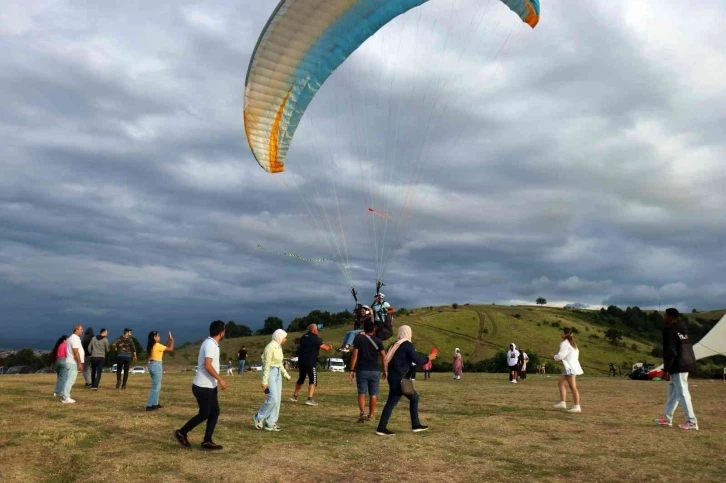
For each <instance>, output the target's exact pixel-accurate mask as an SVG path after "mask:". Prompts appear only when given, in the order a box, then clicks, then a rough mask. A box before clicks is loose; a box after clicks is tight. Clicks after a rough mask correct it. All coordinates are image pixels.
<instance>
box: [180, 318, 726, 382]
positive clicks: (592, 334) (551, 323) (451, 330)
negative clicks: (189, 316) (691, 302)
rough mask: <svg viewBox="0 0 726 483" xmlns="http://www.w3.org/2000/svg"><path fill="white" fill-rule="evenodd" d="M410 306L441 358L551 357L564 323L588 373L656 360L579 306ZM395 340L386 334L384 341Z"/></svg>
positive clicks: (416, 326)
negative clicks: (613, 338)
mask: <svg viewBox="0 0 726 483" xmlns="http://www.w3.org/2000/svg"><path fill="white" fill-rule="evenodd" d="M410 312H411V313H410V315H405V316H397V317H396V318H395V320H394V325H395V327H396V328H397V327H399V326H400V325H404V324H405V325H409V326H411V328H412V330H413V334H414V337H413V340H414V343H415V344H416V346H417V348H418V350H419V351H422V352H427V351H428V350H430V349H431V347H433V346H436V347H437V348H438V349H439V353H440V354H441V355H440V358H441V360H444V361H450V359H451V356H452V355H453V353H454V349H455V348H457V347H458V348H459V349H460V350H461V352H462V354H463V356H464V359H465V360H468V361H471V362H477V361H480V360H483V359H487V358H491V357H493V356H494V355H495V354H496V353H497V352H499V351H506V350H507V348H508V347H509V344H510V343H511V342H514V343H515V344H517V346H518V347H522V348H524V349H525V351H534V352H536V353H537V354H539V356H540V357H542V358H543V359H547V360H550V359H551V358H552V355H553V354H554V353H556V352H557V349H558V347H559V344H560V341H561V339H560V334H561V330H562V327H574V328H575V329H577V331H578V332H579V333H578V334H575V340H576V341H577V342H578V345H579V346H580V362H581V363H582V365H583V367H584V368H585V370H586V371H588V372H590V373H596V372H601V373H606V372H607V364H608V362H614V363H616V364H618V365H622V366H625V367H630V365H632V364H633V363H635V362H638V361H649V362H657V360H658V358H656V357H653V356H651V355H650V352H651V350H652V349H653V345H654V344H653V342H649V341H644V340H635V339H631V338H628V337H624V338H623V340H622V342H623V343H625V345H626V347H622V346H614V345H612V344H610V343H609V342H608V341H607V340H605V339H604V338H603V334H604V333H605V331H606V330H607V327H603V326H600V325H597V324H596V323H593V322H591V321H588V320H587V319H589V318H590V317H587V316H586V315H587V312H588V311H585V310H581V309H578V310H570V309H560V308H550V307H533V306H515V307H510V306H501V305H465V306H460V307H458V309H457V310H454V309H453V308H452V307H448V306H445V307H428V308H420V309H416V310H412V311H410ZM722 312H723V311H722ZM709 314H710V313H709ZM689 315H691V314H689ZM693 315H694V316H695V315H703V316H705V315H704V314H693ZM709 317H710V315H709ZM351 328H352V324H351V326H345V327H335V328H325V329H323V330H322V331H321V332H320V336H321V337H322V338H323V339H324V340H325V341H326V342H329V343H332V344H333V345H334V347H338V346H339V345H340V343H341V341H342V338H343V335H344V334H345V332H346V331H348V330H350V329H351ZM303 333H304V332H293V333H290V334H289V335H288V343H287V345H286V347H285V353H286V356H290V357H291V356H293V355H294V354H292V353H291V349H292V347H293V344H294V340H295V339H296V338H299V337H300V336H301V335H302V334H303ZM200 335H203V334H200ZM269 340H270V336H269V335H265V336H252V337H242V338H236V339H225V340H223V341H222V344H221V346H220V348H221V352H222V355H223V356H224V357H226V358H232V360H233V361H234V362H235V363H236V354H237V350H238V349H239V347H240V346H241V345H242V344H245V345H246V346H247V350H248V352H249V356H248V359H247V360H248V363H257V362H259V361H260V357H261V355H262V351H263V349H264V347H265V345H266V344H267V343H268V342H269ZM393 340H394V339H389V340H388V341H387V344H390V343H392V342H393ZM198 351H199V342H197V343H195V344H192V345H190V346H188V347H185V348H182V349H178V350H177V351H175V354H174V356H173V358H168V359H167V361H168V362H169V363H171V364H184V365H189V366H193V365H195V364H196V359H197V354H198ZM321 354H322V353H321ZM329 354H331V356H335V355H337V354H339V353H338V352H336V351H333V352H332V353H329ZM624 370H625V368H624Z"/></svg>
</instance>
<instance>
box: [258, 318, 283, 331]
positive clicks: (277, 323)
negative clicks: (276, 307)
mask: <svg viewBox="0 0 726 483" xmlns="http://www.w3.org/2000/svg"><path fill="white" fill-rule="evenodd" d="M277 329H282V319H281V318H279V317H267V318H266V319H265V326H264V327H263V328H262V335H267V334H272V333H273V332H275V331H276V330H277Z"/></svg>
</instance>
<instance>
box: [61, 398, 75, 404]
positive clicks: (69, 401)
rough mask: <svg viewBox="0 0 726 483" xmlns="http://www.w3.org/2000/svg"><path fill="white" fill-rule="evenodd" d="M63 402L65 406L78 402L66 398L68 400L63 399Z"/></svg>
mask: <svg viewBox="0 0 726 483" xmlns="http://www.w3.org/2000/svg"><path fill="white" fill-rule="evenodd" d="M61 402H62V403H63V404H73V403H75V402H76V400H75V399H71V398H66V399H62V400H61Z"/></svg>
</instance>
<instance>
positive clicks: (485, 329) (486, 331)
mask: <svg viewBox="0 0 726 483" xmlns="http://www.w3.org/2000/svg"><path fill="white" fill-rule="evenodd" d="M481 333H482V334H488V333H489V329H487V328H486V327H484V328H483V329H482V331H481Z"/></svg>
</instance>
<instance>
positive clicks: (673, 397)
mask: <svg viewBox="0 0 726 483" xmlns="http://www.w3.org/2000/svg"><path fill="white" fill-rule="evenodd" d="M678 403H681V406H682V407H683V413H684V414H685V415H686V419H687V420H688V422H689V423H693V424H698V420H697V419H696V414H695V413H694V412H693V405H692V404H691V393H690V392H689V391H688V373H687V372H678V373H676V374H671V382H669V383H668V400H667V401H666V406H665V418H666V419H667V420H668V421H673V413H675V412H676V408H677V407H678Z"/></svg>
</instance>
